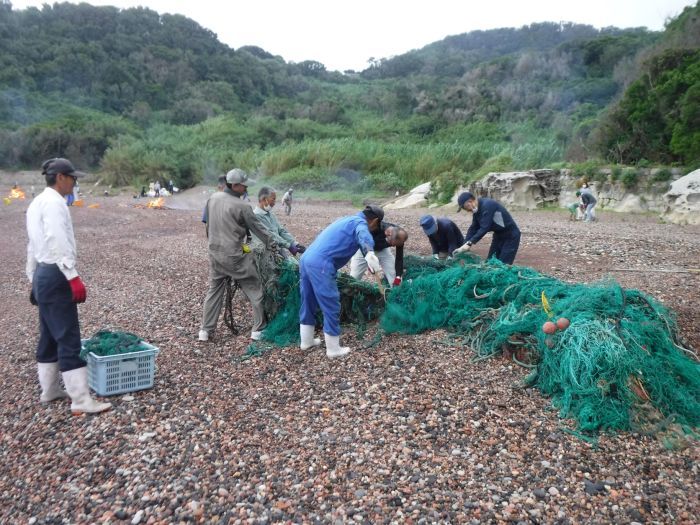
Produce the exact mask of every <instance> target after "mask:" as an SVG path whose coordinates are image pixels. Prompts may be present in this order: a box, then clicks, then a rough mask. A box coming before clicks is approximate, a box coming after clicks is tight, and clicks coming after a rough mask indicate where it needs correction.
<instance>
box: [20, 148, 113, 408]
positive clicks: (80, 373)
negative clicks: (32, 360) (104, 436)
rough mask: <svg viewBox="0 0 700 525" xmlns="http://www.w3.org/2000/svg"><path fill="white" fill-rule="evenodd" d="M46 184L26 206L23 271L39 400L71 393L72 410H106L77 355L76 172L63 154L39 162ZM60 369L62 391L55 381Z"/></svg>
mask: <svg viewBox="0 0 700 525" xmlns="http://www.w3.org/2000/svg"><path fill="white" fill-rule="evenodd" d="M41 168H42V172H41V173H42V175H44V177H45V178H46V189H45V190H44V191H43V192H41V193H40V194H39V195H38V196H37V197H36V198H35V199H34V200H33V201H32V203H31V204H30V205H29V208H28V209H27V234H28V236H29V243H28V244H27V277H28V278H29V281H30V282H31V283H32V291H31V293H30V298H29V299H30V301H31V302H32V304H36V305H37V306H38V307H39V322H40V335H39V344H38V345H37V350H36V360H37V363H38V369H39V384H40V385H41V397H40V398H39V400H40V401H41V402H44V403H48V402H50V401H54V400H56V399H61V398H64V397H66V395H68V396H70V398H71V401H72V403H71V412H73V414H75V415H79V414H83V413H97V412H104V411H105V410H108V409H109V408H110V407H111V406H112V405H111V403H100V402H98V401H95V400H94V399H93V398H92V397H91V396H90V390H89V388H88V382H87V364H86V363H85V361H83V360H82V359H81V358H80V350H81V342H80V325H79V322H78V305H77V303H83V302H85V299H86V296H87V292H86V290H85V285H84V284H83V281H82V279H80V276H79V275H78V271H77V270H76V268H75V261H76V247H75V237H74V235H73V223H72V221H71V218H70V213H69V211H68V207H67V206H66V201H65V197H66V195H70V194H72V192H73V187H74V186H75V184H76V181H77V179H78V177H82V176H83V175H84V173H81V172H79V171H76V170H75V168H74V167H73V164H71V162H70V161H69V160H67V159H61V158H56V159H49V160H47V161H46V162H44V163H43V164H42V166H41ZM59 370H60V371H61V373H62V375H63V382H64V383H65V385H66V390H67V392H66V391H64V390H62V389H61V388H60V385H59V380H58V372H59Z"/></svg>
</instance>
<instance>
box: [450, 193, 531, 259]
mask: <svg viewBox="0 0 700 525" xmlns="http://www.w3.org/2000/svg"><path fill="white" fill-rule="evenodd" d="M457 204H458V206H459V208H458V209H457V211H458V212H459V211H461V210H467V211H468V212H471V213H472V223H471V226H469V230H467V235H466V236H465V237H464V245H463V246H462V247H461V248H460V249H459V250H455V253H461V252H466V251H469V250H470V249H471V247H472V245H473V244H476V243H477V242H479V241H480V240H481V239H482V237H483V236H484V235H486V234H487V233H488V232H493V239H492V240H491V247H490V248H489V253H488V255H487V256H486V258H487V259H490V258H491V257H495V258H496V259H498V260H499V261H501V262H503V263H505V264H513V261H514V260H515V256H516V254H517V253H518V247H519V246H520V229H519V228H518V225H517V224H515V221H514V220H513V217H511V215H510V213H508V210H506V209H505V208H504V207H503V205H502V204H500V203H499V202H496V201H495V200H493V199H487V198H486V197H482V198H480V199H477V198H476V197H475V196H474V194H472V193H471V192H469V191H465V192H463V193H461V194H460V195H459V198H458V200H457Z"/></svg>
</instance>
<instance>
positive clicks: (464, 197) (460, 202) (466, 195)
mask: <svg viewBox="0 0 700 525" xmlns="http://www.w3.org/2000/svg"><path fill="white" fill-rule="evenodd" d="M473 198H474V194H473V193H472V192H471V191H463V192H462V193H460V194H459V197H458V198H457V206H459V208H457V212H460V211H462V209H463V206H464V203H465V202H467V201H470V200H472V199H473Z"/></svg>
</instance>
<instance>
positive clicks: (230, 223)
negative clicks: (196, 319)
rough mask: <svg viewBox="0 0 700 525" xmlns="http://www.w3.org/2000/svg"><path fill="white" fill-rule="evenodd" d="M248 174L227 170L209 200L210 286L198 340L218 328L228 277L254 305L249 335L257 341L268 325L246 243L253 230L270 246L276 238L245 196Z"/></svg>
mask: <svg viewBox="0 0 700 525" xmlns="http://www.w3.org/2000/svg"><path fill="white" fill-rule="evenodd" d="M249 182H250V181H249V179H248V174H247V173H246V172H245V171H243V170H241V169H238V168H235V169H232V170H231V171H229V172H228V173H227V174H226V189H225V190H224V191H217V192H215V193H213V194H212V196H211V197H209V200H208V201H207V207H206V213H207V217H208V220H207V223H206V225H207V238H208V239H209V243H208V248H209V290H208V291H207V295H206V298H205V299H204V308H203V314H202V324H201V327H200V330H199V336H198V338H199V340H200V341H208V340H209V338H210V336H211V334H212V332H213V331H214V329H215V328H216V324H217V321H218V319H219V314H220V313H221V307H222V304H223V300H224V293H225V291H226V283H227V281H228V280H229V279H232V280H233V281H235V282H236V283H237V284H238V286H239V287H240V288H241V290H242V291H243V293H244V294H245V296H246V297H247V298H248V301H250V304H251V306H252V307H253V328H252V330H251V333H250V338H251V339H252V340H253V341H258V340H259V339H261V338H262V330H263V329H264V328H265V325H266V319H265V310H264V308H263V290H262V286H261V284H260V278H259V277H258V272H257V270H256V269H255V261H254V256H253V253H252V252H251V250H250V248H249V247H248V245H247V235H248V231H252V232H253V233H255V235H256V236H257V237H258V238H259V239H260V240H261V241H262V242H263V243H264V244H265V247H266V248H267V249H270V248H272V247H273V245H274V239H273V238H272V235H270V234H269V233H268V231H267V229H266V228H265V227H264V226H263V225H262V223H261V222H260V219H258V218H257V217H256V216H255V214H254V213H253V209H252V208H251V207H250V205H249V204H248V203H246V202H244V201H243V200H242V197H243V195H244V194H245V193H246V190H247V188H248V183H249Z"/></svg>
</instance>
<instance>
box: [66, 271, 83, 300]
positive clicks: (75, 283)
mask: <svg viewBox="0 0 700 525" xmlns="http://www.w3.org/2000/svg"><path fill="white" fill-rule="evenodd" d="M68 284H70V290H71V292H72V293H73V302H74V303H84V302H85V299H87V290H86V289H85V284H84V283H83V280H82V279H81V278H80V277H73V278H72V279H71V280H70V281H68Z"/></svg>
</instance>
